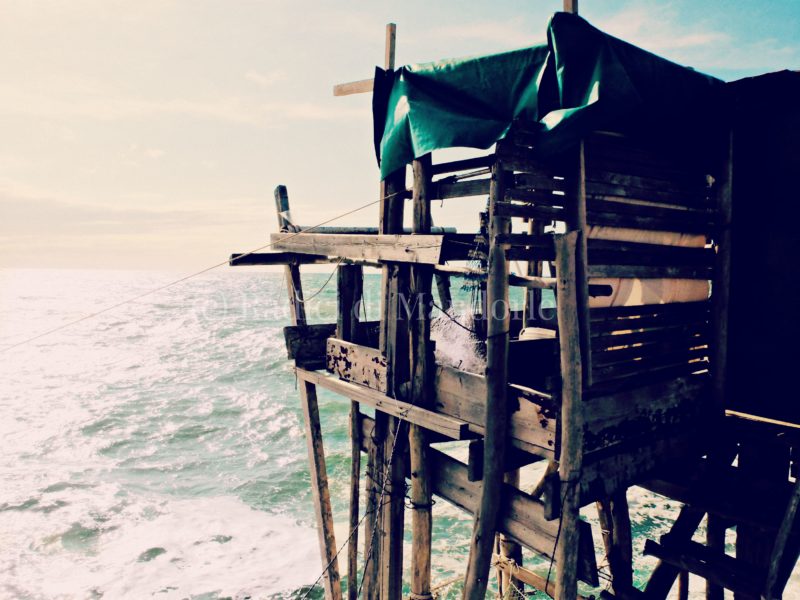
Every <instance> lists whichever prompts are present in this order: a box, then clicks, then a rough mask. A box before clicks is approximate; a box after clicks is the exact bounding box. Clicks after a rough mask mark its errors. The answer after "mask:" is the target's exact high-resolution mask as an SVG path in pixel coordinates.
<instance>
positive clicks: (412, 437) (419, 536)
mask: <svg viewBox="0 0 800 600" xmlns="http://www.w3.org/2000/svg"><path fill="white" fill-rule="evenodd" d="M412 169H413V172H414V194H413V215H414V218H413V224H412V231H413V232H414V233H428V232H429V231H430V228H431V206H430V198H429V197H428V188H429V185H430V181H431V174H430V169H431V156H430V154H428V155H425V156H423V157H422V158H420V159H419V160H415V161H414V162H413V165H412ZM432 275H433V269H432V267H430V266H427V265H415V266H413V267H412V268H411V298H412V301H413V306H414V313H413V315H412V319H411V321H410V333H411V343H410V350H411V355H410V358H411V367H410V371H411V398H410V401H411V403H412V404H415V405H417V406H421V407H423V408H429V407H430V405H431V403H432V401H433V380H432V375H433V364H434V363H433V357H432V356H431V352H430V343H429V340H430V333H431V323H430V310H431V279H432ZM428 443H429V441H428V434H427V432H426V431H425V429H423V428H422V427H420V426H419V425H410V427H409V447H410V448H409V449H410V457H411V508H412V513H411V593H412V594H413V597H414V598H415V599H417V600H421V599H423V598H432V596H431V527H432V514H431V507H432V501H433V494H432V492H431V481H430V473H429V471H428V469H429V465H430V459H429V457H428Z"/></svg>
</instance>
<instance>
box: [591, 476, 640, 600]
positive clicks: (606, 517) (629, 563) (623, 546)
mask: <svg viewBox="0 0 800 600" xmlns="http://www.w3.org/2000/svg"><path fill="white" fill-rule="evenodd" d="M597 516H598V517H599V521H600V527H602V529H603V546H604V547H605V551H606V557H607V559H608V565H609V567H610V569H611V577H612V581H613V589H614V592H615V593H616V594H617V595H618V596H620V597H625V596H626V595H627V594H628V593H629V590H630V588H631V587H633V539H632V535H631V519H630V513H629V511H628V499H627V496H626V493H625V490H619V491H618V492H616V493H614V494H613V495H611V496H610V497H609V498H605V499H603V500H599V501H598V502H597Z"/></svg>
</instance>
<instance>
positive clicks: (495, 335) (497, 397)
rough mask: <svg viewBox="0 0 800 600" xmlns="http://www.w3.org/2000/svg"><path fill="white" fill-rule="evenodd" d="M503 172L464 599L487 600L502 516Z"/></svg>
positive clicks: (495, 171)
mask: <svg viewBox="0 0 800 600" xmlns="http://www.w3.org/2000/svg"><path fill="white" fill-rule="evenodd" d="M505 178H506V172H505V171H504V170H503V169H502V167H501V166H500V165H498V164H495V165H494V166H493V167H492V180H491V191H490V199H489V210H490V218H489V265H488V275H487V280H486V290H487V306H488V307H489V312H488V315H487V316H488V325H487V340H486V347H487V351H486V395H485V396H484V398H485V403H486V424H485V429H484V439H485V446H484V460H483V482H482V485H481V497H480V503H479V505H478V506H477V509H476V512H475V522H474V526H473V529H472V540H471V542H470V552H469V560H468V562H467V573H466V576H465V578H464V598H465V599H468V600H482V599H483V598H484V597H485V596H486V587H487V584H488V576H489V566H490V563H491V559H492V553H493V551H494V536H495V531H496V530H497V525H498V522H499V519H500V515H501V504H500V503H501V497H500V491H501V485H503V483H502V482H503V476H504V472H503V467H504V465H505V451H506V443H507V433H508V427H509V418H508V417H509V415H508V412H509V411H508V342H509V322H510V314H509V293H508V270H509V265H508V261H507V260H506V254H505V249H504V248H503V246H502V244H501V243H499V241H498V239H497V238H498V236H499V235H502V234H507V233H509V232H510V231H511V222H510V220H509V219H508V217H502V216H500V215H497V214H496V213H495V204H496V203H497V202H498V201H499V200H500V199H502V198H503V196H504V191H503V190H504V186H505Z"/></svg>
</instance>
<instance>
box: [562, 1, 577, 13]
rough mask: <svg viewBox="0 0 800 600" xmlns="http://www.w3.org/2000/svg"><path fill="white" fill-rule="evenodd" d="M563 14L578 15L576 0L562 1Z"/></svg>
mask: <svg viewBox="0 0 800 600" xmlns="http://www.w3.org/2000/svg"><path fill="white" fill-rule="evenodd" d="M564 12H568V13H572V14H574V15H577V14H578V0H564Z"/></svg>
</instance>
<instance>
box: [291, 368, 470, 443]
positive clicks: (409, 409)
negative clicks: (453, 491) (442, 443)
mask: <svg viewBox="0 0 800 600" xmlns="http://www.w3.org/2000/svg"><path fill="white" fill-rule="evenodd" d="M295 372H296V373H297V376H298V378H300V379H302V380H303V381H305V382H308V383H313V384H315V385H318V386H320V387H323V388H325V389H328V390H330V391H332V392H335V393H337V394H341V395H342V396H345V397H346V398H350V399H351V400H354V401H356V402H361V403H362V404H366V405H368V406H372V407H373V408H375V409H377V410H379V411H381V412H384V413H386V414H389V415H392V416H394V417H398V418H401V419H403V420H406V421H408V422H409V423H414V424H415V425H420V426H422V427H424V428H426V429H429V430H431V431H435V432H436V433H440V434H442V435H443V436H445V437H447V438H449V439H451V440H462V439H471V438H474V437H475V436H474V434H473V433H471V432H470V428H469V425H468V424H467V423H465V422H464V421H462V420H459V419H455V418H453V417H450V416H447V415H442V414H439V413H436V412H433V411H430V410H427V409H424V408H420V407H419V406H414V405H412V404H409V403H408V402H403V401H401V400H397V399H395V398H391V397H389V396H387V395H386V394H383V393H381V392H378V391H376V390H371V389H369V388H368V387H366V386H363V385H358V384H355V383H350V382H349V381H342V380H341V379H339V378H338V377H336V376H335V375H328V374H325V373H319V372H316V371H307V370H305V369H301V368H299V367H298V368H297V369H295Z"/></svg>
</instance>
